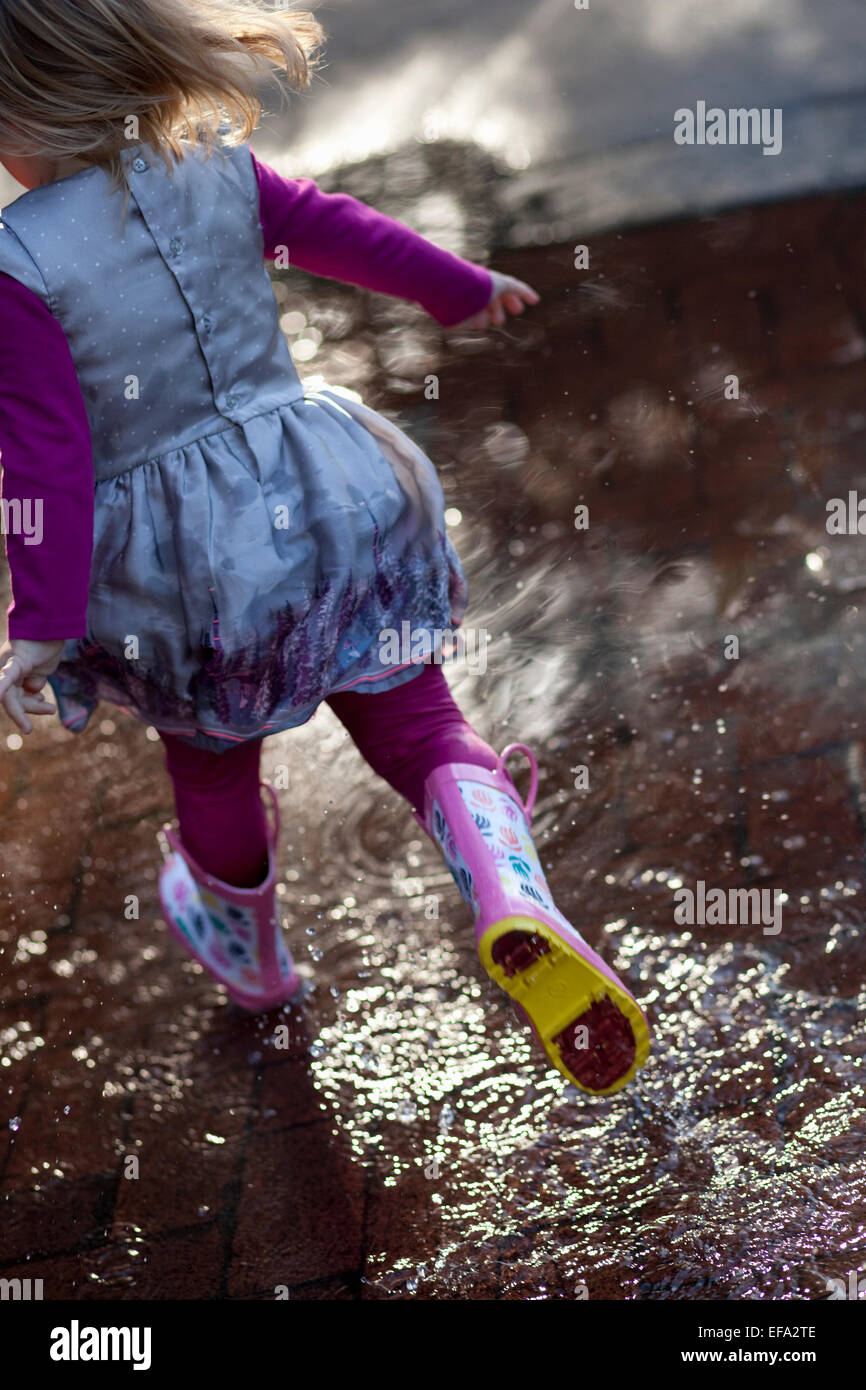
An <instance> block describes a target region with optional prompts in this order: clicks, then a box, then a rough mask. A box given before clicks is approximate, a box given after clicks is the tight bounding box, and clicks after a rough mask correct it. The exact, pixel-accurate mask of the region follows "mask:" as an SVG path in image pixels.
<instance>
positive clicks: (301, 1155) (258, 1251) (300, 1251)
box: [228, 1121, 364, 1297]
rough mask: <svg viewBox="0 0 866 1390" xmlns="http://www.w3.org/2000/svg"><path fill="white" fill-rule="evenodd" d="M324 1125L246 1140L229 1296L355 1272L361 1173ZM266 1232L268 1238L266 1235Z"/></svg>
mask: <svg viewBox="0 0 866 1390" xmlns="http://www.w3.org/2000/svg"><path fill="white" fill-rule="evenodd" d="M331 1129H332V1123H331V1122H330V1121H323V1122H322V1123H318V1124H314V1125H306V1126H303V1127H301V1128H298V1129H290V1130H284V1131H281V1132H279V1133H260V1134H256V1135H253V1136H252V1138H251V1139H250V1142H249V1145H248V1148H247V1156H246V1166H245V1168H244V1175H243V1183H242V1193H241V1200H240V1206H239V1209H238V1216H237V1227H236V1229H235V1235H234V1242H233V1246H232V1259H231V1267H230V1271H229V1288H228V1292H229V1294H230V1295H231V1296H232V1297H237V1296H239V1295H242V1294H244V1293H250V1292H253V1291H256V1290H259V1289H261V1288H262V1287H263V1286H267V1287H276V1285H278V1284H286V1285H293V1284H300V1283H304V1282H305V1281H307V1280H310V1279H317V1278H322V1277H326V1276H329V1275H335V1274H339V1273H342V1272H343V1271H344V1270H346V1269H352V1268H359V1267H360V1262H361V1255H362V1249H363V1246H362V1235H363V1209H364V1170H363V1168H362V1167H361V1165H360V1164H358V1163H357V1161H356V1160H354V1159H353V1158H352V1157H350V1155H349V1153H348V1152H347V1151H346V1149H345V1147H344V1145H343V1144H341V1143H340V1142H337V1143H335V1142H334V1136H333V1135H332V1133H331ZM265 1233H267V1234H266V1236H265Z"/></svg>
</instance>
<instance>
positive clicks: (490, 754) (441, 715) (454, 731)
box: [327, 663, 497, 815]
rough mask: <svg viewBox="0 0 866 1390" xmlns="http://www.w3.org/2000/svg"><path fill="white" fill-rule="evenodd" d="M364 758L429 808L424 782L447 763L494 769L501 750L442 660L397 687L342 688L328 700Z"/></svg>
mask: <svg viewBox="0 0 866 1390" xmlns="http://www.w3.org/2000/svg"><path fill="white" fill-rule="evenodd" d="M327 703H328V704H329V705H330V707H331V709H332V710H333V711H334V713H335V714H336V716H337V718H338V719H339V720H340V722H341V723H342V724H343V725H344V726H345V728H346V730H347V731H348V733H349V734H350V736H351V738H352V740H353V742H354V743H355V745H356V746H357V748H358V749H359V750H360V752H361V753H362V755H363V756H364V758H366V760H367V762H368V763H369V764H370V766H371V767H372V768H373V770H374V772H378V774H379V776H380V777H384V778H385V781H386V782H390V784H391V786H392V787H393V788H394V789H395V791H398V792H400V794H401V796H405V798H406V800H407V801H408V802H409V804H410V805H411V806H412V808H413V810H415V811H417V812H418V813H419V814H420V815H423V814H424V783H425V781H426V779H427V777H428V775H429V774H430V773H431V772H432V771H433V769H434V768H435V767H440V766H441V765H442V764H443V763H474V764H475V765H476V766H478V767H486V768H489V769H491V770H492V769H493V768H494V767H495V766H496V761H497V759H496V754H495V753H494V751H493V749H492V748H491V747H489V745H488V744H486V743H485V742H484V740H483V738H482V737H481V735H480V734H477V733H476V732H475V730H474V729H473V728H472V725H471V724H468V723H467V722H466V720H465V719H464V717H463V715H462V714H461V712H460V709H459V708H458V706H457V705H456V704H455V702H454V697H453V695H452V694H451V691H450V690H449V688H448V682H447V681H446V679H445V674H444V672H443V670H442V667H441V666H436V665H433V664H432V663H431V664H429V665H425V666H424V669H423V670H422V672H421V675H420V676H415V677H414V679H413V680H411V681H407V682H406V684H405V685H398V686H397V687H396V688H395V689H393V690H382V691H379V692H378V693H376V692H375V691H373V692H371V693H369V694H358V693H357V692H356V691H353V690H349V691H343V692H342V693H340V694H338V695H332V696H331V697H330V699H329V700H328V701H327Z"/></svg>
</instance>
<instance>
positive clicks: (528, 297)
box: [455, 270, 541, 328]
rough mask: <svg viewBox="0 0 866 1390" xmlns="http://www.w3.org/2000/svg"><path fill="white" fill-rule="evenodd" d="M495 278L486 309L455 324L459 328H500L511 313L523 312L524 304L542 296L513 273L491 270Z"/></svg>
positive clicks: (533, 301)
mask: <svg viewBox="0 0 866 1390" xmlns="http://www.w3.org/2000/svg"><path fill="white" fill-rule="evenodd" d="M489 274H490V275H491V277H492V279H493V293H492V295H491V296H490V300H489V302H488V304H487V308H486V309H482V310H481V311H480V313H477V314H473V315H472V318H471V319H465V320H464V321H463V323H458V324H456V325H455V327H457V328H490V327H491V325H492V326H493V327H495V328H499V327H501V326H502V324H503V323H504V322H505V320H506V318H507V317H508V315H509V314H522V313H523V306H524V304H537V303H538V301H539V299H540V298H541V296H540V295H539V294H537V293H536V291H535V290H534V289H533V288H532V286H531V285H526V284H524V282H523V281H522V280H515V278H514V276H513V275H501V274H500V272H499V271H498V270H491V271H489Z"/></svg>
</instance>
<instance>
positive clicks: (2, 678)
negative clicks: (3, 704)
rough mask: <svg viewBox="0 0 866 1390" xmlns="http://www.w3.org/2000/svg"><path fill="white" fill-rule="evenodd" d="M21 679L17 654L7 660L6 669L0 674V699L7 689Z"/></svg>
mask: <svg viewBox="0 0 866 1390" xmlns="http://www.w3.org/2000/svg"><path fill="white" fill-rule="evenodd" d="M20 679H21V663H20V661H19V660H18V658H17V656H13V657H12V658H11V660H10V661H9V664H8V666H7V667H6V670H5V671H3V672H2V674H0V700H2V699H3V697H4V696H5V694H6V692H7V690H10V689H11V688H12V687H13V686H15V685H17V684H18V682H19V681H20Z"/></svg>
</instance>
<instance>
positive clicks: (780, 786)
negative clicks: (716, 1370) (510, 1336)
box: [0, 194, 866, 1299]
mask: <svg viewBox="0 0 866 1390" xmlns="http://www.w3.org/2000/svg"><path fill="white" fill-rule="evenodd" d="M864 230H866V195H857V194H852V195H844V196H838V197H828V198H816V199H811V200H806V201H800V202H797V203H795V204H778V205H775V206H770V207H766V208H759V209H751V210H749V211H744V212H735V213H732V214H730V215H727V216H723V217H720V218H716V219H712V220H708V221H705V222H683V223H678V224H670V225H665V226H654V227H650V228H647V229H643V230H638V231H634V232H630V233H628V234H623V235H617V234H615V233H610V234H608V235H605V236H603V237H596V238H593V239H592V242H591V246H590V251H591V259H590V266H589V269H587V270H583V271H580V270H576V269H575V267H574V264H573V248H572V247H571V246H570V245H559V246H550V247H545V248H540V249H533V250H532V251H528V252H517V251H509V252H507V253H505V254H502V255H499V256H496V257H495V258H494V264H495V265H496V266H497V267H498V268H499V269H502V270H505V271H511V272H514V273H516V274H518V275H520V276H522V277H524V278H526V279H529V280H530V281H531V282H532V283H534V284H535V285H536V286H537V288H538V289H539V290H540V291H541V292H542V294H543V296H544V298H543V301H542V304H541V305H540V306H539V308H538V309H537V310H536V311H534V312H532V313H530V314H528V315H527V317H526V319H525V320H524V321H521V322H513V323H511V324H510V325H509V326H508V327H507V328H506V329H503V330H497V331H493V332H491V333H489V334H486V335H484V336H483V337H469V336H467V335H460V334H457V335H454V334H442V333H441V332H440V331H439V330H438V329H437V328H436V325H435V324H433V323H432V322H431V321H430V320H428V319H427V318H426V317H425V316H424V315H423V313H422V312H421V311H420V310H419V309H417V308H416V307H415V306H409V305H400V304H396V303H395V302H393V301H384V300H382V299H376V298H374V297H371V296H368V295H366V294H364V293H362V292H360V291H354V290H350V289H346V288H344V287H340V286H336V285H332V284H323V283H318V284H317V283H315V282H314V281H312V280H311V279H310V278H309V277H305V276H301V275H295V276H292V277H289V279H288V280H287V282H286V284H284V285H281V286H279V287H278V291H277V293H278V296H279V297H280V298H281V303H282V305H283V307H284V308H285V309H286V310H298V311H300V312H301V313H302V314H303V315H305V316H306V322H304V321H302V320H292V321H290V324H289V327H290V328H291V330H292V341H295V342H301V343H305V344H307V345H308V346H307V347H306V348H305V349H304V351H303V352H302V354H301V355H302V356H303V355H304V353H306V356H305V358H304V361H303V362H302V363H301V368H302V371H304V372H306V373H307V374H308V375H309V374H312V373H314V372H315V373H320V374H322V375H323V376H325V378H326V379H328V380H330V381H333V382H340V383H342V384H345V385H349V386H353V387H355V388H356V389H358V390H361V391H362V392H363V393H364V395H365V399H367V400H368V401H370V403H371V404H373V405H375V406H377V407H378V408H379V409H382V410H385V411H386V412H389V413H393V414H394V415H395V418H397V419H398V420H399V422H400V423H402V424H403V425H404V426H405V427H407V428H408V429H409V430H410V431H411V432H412V434H413V436H414V437H415V438H416V439H417V440H418V442H419V443H421V444H422V446H423V447H424V448H425V449H426V450H427V452H428V453H429V454H430V455H431V457H432V458H433V459H434V460H435V461H436V463H437V466H438V467H439V470H440V475H441V477H442V480H443V486H444V487H445V489H446V495H447V499H448V504H449V506H451V507H454V508H459V511H460V512H461V513H462V520H461V521H460V522H459V524H456V525H455V528H454V532H453V534H454V538H455V542H456V544H457V545H458V548H459V549H460V552H461V555H462V556H463V558H464V563H465V565H466V568H467V572H468V573H469V576H470V580H471V583H472V592H473V599H472V607H471V609H470V613H469V615H468V617H467V623H472V624H474V625H475V626H476V627H486V628H487V630H488V631H489V633H490V639H491V645H490V648H489V652H488V671H487V675H486V677H485V678H484V679H480V678H479V677H477V676H475V675H472V674H471V673H469V672H466V671H462V672H457V671H455V672H454V673H452V674H453V679H454V684H455V687H456V689H457V691H458V694H459V697H460V699H461V701H462V702H463V703H464V705H465V707H466V709H467V712H468V713H469V715H470V717H472V718H473V720H474V722H476V723H477V725H478V727H479V728H480V730H481V732H482V733H483V734H484V735H485V736H486V737H487V738H488V739H489V740H490V741H492V742H494V743H496V744H498V745H502V744H504V743H505V742H507V741H509V740H510V739H514V738H522V739H524V740H526V741H527V742H531V743H532V744H533V745H534V746H535V748H536V750H537V752H538V756H539V759H540V763H541V770H542V782H541V792H540V798H539V809H538V815H537V826H538V831H539V842H540V845H541V849H542V858H543V860H544V862H545V864H547V865H549V877H550V880H551V883H552V886H553V888H554V892H555V893H556V896H557V899H558V902H559V904H560V906H561V907H562V909H563V911H565V912H566V913H568V914H570V915H571V916H572V918H573V920H574V921H575V923H576V925H578V926H579V927H580V928H581V930H583V931H584V932H585V933H586V935H587V936H588V937H589V939H590V940H591V941H592V942H593V944H594V945H596V946H598V947H599V948H600V949H601V950H602V951H603V952H604V953H605V954H606V956H607V958H608V959H609V960H611V961H612V963H614V964H615V965H616V967H617V968H618V969H620V970H621V972H622V973H623V974H624V976H625V978H626V979H627V980H628V981H629V983H630V986H631V988H633V989H634V990H635V992H636V994H637V995H638V997H639V998H640V999H641V1001H642V1002H643V1003H644V1005H645V1007H646V1008H647V1009H648V1011H649V1014H650V1017H651V1021H652V1024H653V1027H654V1051H653V1054H652V1056H651V1058H650V1061H649V1063H648V1066H647V1068H646V1070H645V1071H644V1072H643V1073H642V1075H641V1077H640V1078H639V1079H638V1081H637V1083H636V1084H635V1085H633V1086H632V1087H630V1088H629V1089H628V1090H627V1091H626V1092H624V1093H622V1094H621V1095H619V1096H617V1097H614V1098H613V1099H611V1100H607V1101H595V1100H591V1099H588V1098H587V1097H586V1096H583V1095H581V1094H579V1093H578V1092H577V1091H575V1090H574V1089H572V1088H570V1087H568V1086H567V1085H566V1084H565V1082H564V1081H563V1079H562V1078H560V1077H559V1076H558V1075H556V1074H552V1073H550V1072H548V1071H547V1070H546V1069H545V1067H544V1066H543V1064H542V1062H541V1061H540V1059H539V1058H538V1057H537V1055H536V1054H535V1052H534V1051H532V1050H531V1048H530V1045H529V1042H528V1040H527V1038H526V1037H525V1035H524V1033H523V1032H522V1031H521V1030H520V1029H519V1028H518V1027H517V1025H516V1023H515V1021H514V1020H513V1019H512V1016H511V1013H510V1010H509V1009H508V1007H507V1004H506V1001H504V999H502V998H500V997H499V996H498V994H497V992H496V990H495V987H494V986H493V985H492V984H490V983H488V982H487V981H486V979H485V978H484V976H483V973H482V972H481V970H480V968H479V967H478V966H477V963H476V961H475V959H474V951H473V946H472V934H471V931H470V929H469V926H468V923H467V921H466V918H465V916H464V912H463V906H462V903H461V902H460V900H459V898H458V897H457V894H456V891H455V890H453V888H452V886H451V884H450V879H449V878H448V876H447V874H446V873H445V871H444V869H443V867H442V866H441V864H440V863H439V862H438V860H437V857H436V855H435V853H434V851H433V849H432V847H431V846H430V845H428V844H427V843H426V842H423V843H422V841H421V839H419V837H418V831H417V827H416V826H415V825H414V822H412V821H411V818H410V817H409V816H408V813H407V812H406V811H405V810H404V808H403V807H402V806H401V804H400V803H399V800H398V798H397V797H396V796H395V795H394V794H393V793H391V791H390V790H389V789H388V788H386V787H384V786H383V784H380V783H378V782H377V781H376V780H375V779H374V778H373V776H372V774H368V773H367V772H366V770H365V769H364V768H363V766H362V765H361V764H360V763H359V760H358V758H357V755H356V753H355V751H354V749H353V748H352V747H351V746H350V745H349V743H348V741H347V739H346V738H345V736H344V735H343V733H342V730H341V729H340V727H339V726H338V725H337V723H336V721H335V720H333V718H332V717H331V716H330V713H329V712H328V711H322V712H320V713H319V714H317V716H316V718H315V719H314V720H313V721H312V722H311V723H310V724H309V725H308V726H306V727H305V728H304V729H301V730H297V731H292V732H291V733H290V734H286V735H281V736H278V737H277V738H275V739H272V740H269V742H268V744H267V751H266V755H265V767H266V770H268V771H269V772H270V773H271V774H273V772H274V769H275V768H276V767H277V766H278V765H279V764H282V763H285V764H286V765H287V766H288V768H289V787H288V789H287V790H284V791H282V792H281V793H280V797H281V804H282V807H283V817H284V819H283V832H282V841H281V843H282V853H281V871H282V873H283V877H284V888H285V896H284V903H285V909H286V921H287V925H288V930H289V937H290V942H291V945H292V947H293V950H294V951H295V954H296V956H297V957H299V958H300V959H301V960H303V961H305V962H307V963H308V965H309V967H310V969H311V972H312V973H313V976H314V978H315V981H316V985H315V989H314V990H313V991H312V993H311V994H310V995H309V997H308V999H307V1000H306V1002H305V1003H304V1005H303V1007H302V1008H300V1009H296V1010H294V1011H290V1012H288V1013H285V1014H271V1015H267V1016H264V1017H261V1018H249V1017H246V1016H244V1015H242V1014H240V1013H238V1012H237V1011H236V1010H234V1009H233V1008H232V1007H230V1006H229V1005H227V1003H226V1000H225V996H224V993H223V992H222V990H221V989H220V988H219V987H218V986H216V985H214V984H213V983H211V982H210V981H209V979H208V978H207V977H206V976H205V975H204V974H203V973H202V972H201V970H200V969H199V967H198V966H197V965H196V964H194V963H193V962H191V961H190V960H189V959H187V958H186V957H185V956H184V954H183V952H182V951H181V950H180V948H179V947H178V946H177V945H176V944H175V943H174V941H173V940H172V938H171V937H170V936H169V934H168V931H167V929H166V928H165V926H164V924H163V923H162V921H161V919H160V915H159V905H158V898H157V870H158V857H157V849H156V842H155V834H156V831H157V829H158V827H159V826H160V825H161V824H162V822H163V821H164V820H166V819H167V818H168V817H169V816H170V814H171V801H170V791H169V784H168V781H167V778H166V775H165V773H164V771H163V767H162V758H161V751H160V748H159V746H158V745H157V744H156V743H155V742H154V741H153V738H152V737H148V736H147V735H146V733H145V730H144V729H143V727H142V726H141V725H139V724H138V723H136V722H135V721H133V720H132V719H130V718H128V717H127V716H125V715H123V714H122V713H120V712H119V711H116V710H113V709H110V708H108V707H103V708H102V709H101V710H100V711H99V715H98V717H97V718H96V719H95V720H94V721H93V723H92V725H91V728H90V729H89V730H88V731H87V732H86V733H85V734H84V735H82V736H80V737H78V738H73V737H71V736H70V735H68V734H66V733H65V732H64V731H62V730H60V729H58V728H57V727H54V728H47V727H42V726H40V727H39V729H38V732H37V733H36V734H35V735H34V736H33V737H32V738H31V739H28V740H25V741H24V744H23V746H20V744H21V740H20V738H18V737H16V736H15V735H14V734H13V735H11V736H10V735H9V733H8V730H7V729H4V731H3V734H2V739H3V743H4V745H5V746H4V747H3V753H2V762H0V837H2V848H0V870H2V879H0V950H2V978H0V1045H2V1058H0V1100H2V1113H0V1199H2V1200H0V1276H5V1277H14V1276H16V1275H19V1276H22V1277H23V1276H27V1275H30V1276H32V1277H40V1278H42V1279H43V1282H44V1294H45V1297H46V1298H49V1299H57V1298H76V1299H143V1298H160V1299H169V1298H178V1299H226V1298H228V1299H271V1298H273V1297H274V1296H275V1293H274V1291H275V1289H277V1288H278V1287H285V1288H287V1289H288V1291H289V1294H290V1296H291V1297H293V1298H305V1299H358V1298H374V1299H375V1298H388V1297H396V1298H410V1297H413V1296H414V1297H420V1298H434V1299H435V1298H445V1297H455V1296H459V1297H468V1298H475V1299H487V1298H506V1299H515V1298H516V1299H521V1298H577V1297H581V1296H583V1295H584V1294H586V1295H587V1296H588V1297H589V1298H590V1299H592V1298H613V1299H626V1298H679V1299H683V1298H716V1299H724V1298H741V1297H747V1298H769V1297H774V1298H780V1297H781V1298H786V1297H787V1298H790V1297H804V1298H817V1297H826V1284H825V1281H826V1279H827V1278H829V1277H831V1276H837V1277H843V1278H844V1277H846V1276H847V1272H848V1271H849V1270H850V1269H856V1268H859V1267H860V1265H861V1264H862V1260H863V1255H864V1238H863V1234H862V1233H863V1229H864V1199H863V1160H862V1153H863V1149H864V1130H866V1125H864V1118H863V1077H864V1072H863V1059H864V1052H866V1034H864V1027H863V1011H864V1003H866V993H864V991H866V978H864V968H866V946H864V940H863V934H862V925H861V922H862V907H861V904H862V898H863V890H864V885H863V875H864V845H866V840H864V820H863V814H864V806H866V800H864V796H866V792H864V777H866V753H864V747H866V745H864V740H866V714H864V708H863V707H864V690H866V684H864V672H866V665H864V652H866V647H864V638H863V625H864V623H863V615H862V614H861V612H860V608H861V606H862V604H863V599H864V590H866V559H864V550H863V547H864V544H866V542H864V539H863V537H861V536H859V535H840V536H831V535H829V534H828V533H827V530H826V524H825V521H826V503H827V500H828V499H829V498H832V497H837V496H839V497H847V495H848V491H849V490H850V489H858V488H860V489H862V490H863V491H864V493H866V338H864V331H866V330H864V325H866V288H864V287H866V274H864V271H866V252H864V249H863V248H864V246H866V237H864ZM311 330H318V332H319V333H321V335H322V342H321V344H320V346H319V347H318V349H317V348H316V333H315V332H311ZM429 373H435V374H436V375H438V377H439V399H438V400H437V401H426V400H425V399H424V392H423V382H424V378H425V376H427V375H428V374H429ZM731 373H735V374H736V375H737V376H738V378H739V399H726V397H725V393H724V380H725V377H726V376H728V375H729V374H731ZM580 504H584V505H586V506H587V507H588V508H589V527H588V529H586V530H578V529H576V528H575V526H574V524H573V519H574V515H575V507H576V506H578V505H580ZM454 520H455V522H456V521H457V518H456V517H455V518H454ZM730 636H734V637H736V638H737V639H738V642H739V656H738V657H737V658H736V659H727V658H726V657H725V654H724V653H725V640H726V638H728V637H730ZM45 724H46V725H47V724H48V721H45ZM10 728H11V726H10ZM579 766H585V767H587V768H588V770H589V787H588V789H586V790H576V789H575V786H574V782H575V770H576V768H577V767H579ZM700 879H703V880H705V881H706V882H707V884H708V885H712V886H721V887H724V888H727V887H728V886H733V885H739V886H749V885H752V886H758V887H764V888H769V889H776V890H779V891H781V892H784V894H785V895H786V899H785V903H784V914H783V924H782V928H781V931H780V932H779V933H778V935H767V934H764V933H763V931H762V930H761V927H760V926H748V925H745V926H723V925H708V926H704V927H700V926H699V927H696V928H695V929H693V930H689V928H688V927H685V926H682V925H678V924H677V923H676V922H675V920H674V916H673V906H672V899H673V890H674V889H675V887H676V885H677V884H678V883H684V884H686V885H693V884H694V883H695V882H696V881H697V880H700ZM129 895H134V897H135V899H136V900H137V904H138V907H137V914H138V915H137V916H136V915H135V907H134V905H133V907H132V908H130V905H129V904H130V896H129ZM430 895H435V898H436V900H437V902H438V903H439V905H440V915H439V918H438V920H434V921H431V920H428V919H427V918H426V917H425V912H424V905H425V903H427V902H428V901H429V898H430ZM279 1022H287V1023H288V1024H289V1029H290V1046H289V1047H288V1048H285V1049H282V1050H278V1049H277V1048H276V1047H275V1045H274V1028H275V1025H276V1024H277V1023H279ZM133 1159H134V1160H137V1165H136V1164H135V1163H132V1162H131V1160H133ZM136 1167H137V1173H138V1176H134V1173H135V1171H136Z"/></svg>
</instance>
